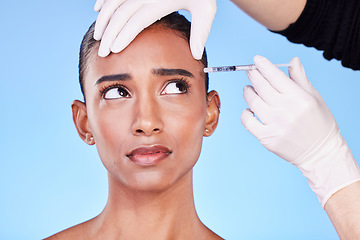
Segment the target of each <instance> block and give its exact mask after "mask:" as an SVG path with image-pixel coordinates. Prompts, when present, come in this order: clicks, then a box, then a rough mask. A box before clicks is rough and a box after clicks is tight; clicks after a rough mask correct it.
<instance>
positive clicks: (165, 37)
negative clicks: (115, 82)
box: [85, 28, 205, 82]
mask: <svg viewBox="0 0 360 240" xmlns="http://www.w3.org/2000/svg"><path fill="white" fill-rule="evenodd" d="M97 48H98V46H97V47H96V49H94V51H93V54H92V57H91V59H89V68H88V71H87V72H88V73H87V74H86V75H85V79H87V80H86V82H88V81H96V79H97V78H99V77H101V76H104V75H111V74H116V73H123V72H127V73H132V74H139V75H140V74H148V73H149V72H151V70H152V69H156V68H177V69H186V70H188V71H190V72H191V73H192V74H193V75H194V76H195V77H196V78H204V77H205V74H204V72H203V68H204V66H203V65H202V64H201V62H200V61H197V60H195V59H194V58H193V57H192V54H191V51H190V47H189V43H188V42H187V41H186V40H185V39H184V38H182V37H180V36H179V34H177V33H175V32H174V31H171V30H168V29H162V28H150V29H146V30H145V31H143V32H142V33H141V34H139V35H138V36H137V37H136V38H135V40H134V41H133V42H132V43H131V44H130V45H129V46H128V47H127V48H125V49H124V50H123V51H122V52H120V53H116V54H114V53H112V54H110V55H109V56H108V57H106V58H101V57H99V56H98V55H97V54H96V53H97Z"/></svg>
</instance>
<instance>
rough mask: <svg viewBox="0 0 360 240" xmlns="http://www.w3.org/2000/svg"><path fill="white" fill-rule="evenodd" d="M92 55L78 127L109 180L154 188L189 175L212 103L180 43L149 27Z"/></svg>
mask: <svg viewBox="0 0 360 240" xmlns="http://www.w3.org/2000/svg"><path fill="white" fill-rule="evenodd" d="M95 55H96V51H94V56H93V58H92V59H91V61H89V68H88V70H87V73H86V75H85V82H84V89H85V95H86V108H85V105H84V109H85V110H84V112H86V113H85V114H84V115H86V117H85V120H84V121H85V122H86V123H85V124H82V125H84V126H86V127H83V128H85V130H82V131H83V132H86V131H88V132H89V133H87V134H91V135H92V137H93V141H94V142H95V143H96V147H97V149H98V152H99V155H100V158H101V160H102V162H103V164H104V165H105V167H106V169H107V170H108V172H109V174H110V177H111V178H113V179H116V180H117V182H118V183H119V184H122V185H124V186H127V187H130V188H133V189H136V190H144V191H159V190H162V189H165V188H167V187H169V186H171V185H172V184H174V183H176V182H177V181H178V180H180V179H181V178H183V177H184V176H185V175H186V174H189V173H190V172H191V169H192V167H193V166H194V164H195V163H196V161H197V159H198V157H199V154H200V151H201V145H202V138H203V135H204V134H205V135H210V134H211V133H212V131H213V130H214V129H211V128H210V134H209V133H208V132H206V129H205V128H206V126H207V123H208V122H209V120H207V119H209V116H208V115H209V114H208V109H209V107H208V106H209V103H210V102H213V101H209V102H208V101H207V99H206V92H205V83H204V73H203V68H204V66H203V65H202V64H201V63H200V62H198V61H196V60H194V59H193V57H192V55H191V52H190V49H189V46H188V43H187V42H186V41H185V40H184V39H182V38H180V37H179V36H177V35H176V34H174V33H173V32H171V31H166V30H160V29H149V30H146V31H144V32H143V33H141V34H140V35H139V36H138V37H137V38H136V39H135V40H134V41H133V42H132V43H131V44H130V45H129V46H128V47H127V48H126V49H125V50H124V51H122V52H121V53H118V54H111V55H110V56H108V57H106V58H100V57H98V56H97V55H96V56H95ZM215 98H216V99H217V101H218V96H217V94H215ZM76 104H81V103H80V102H77V103H76ZM76 104H75V103H74V105H76ZM216 104H218V103H216ZM73 108H74V107H73ZM75 115H78V113H74V116H75ZM207 116H208V117H207ZM74 118H76V117H74ZM75 122H76V121H75ZM216 123H217V116H216ZM212 126H213V125H212ZM77 127H78V126H77ZM215 127H216V124H215ZM215 127H213V128H215ZM78 128H79V127H78ZM78 130H79V129H78ZM83 139H85V137H83ZM190 174H191V173H190Z"/></svg>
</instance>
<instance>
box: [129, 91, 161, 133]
mask: <svg viewBox="0 0 360 240" xmlns="http://www.w3.org/2000/svg"><path fill="white" fill-rule="evenodd" d="M134 107H135V108H134V111H135V114H134V121H133V124H132V133H133V134H134V135H136V136H151V135H153V134H158V133H160V132H162V131H163V128H164V124H163V122H162V120H161V114H160V108H159V105H158V103H157V102H156V100H154V99H151V98H142V99H138V100H137V101H136V103H135V106H134Z"/></svg>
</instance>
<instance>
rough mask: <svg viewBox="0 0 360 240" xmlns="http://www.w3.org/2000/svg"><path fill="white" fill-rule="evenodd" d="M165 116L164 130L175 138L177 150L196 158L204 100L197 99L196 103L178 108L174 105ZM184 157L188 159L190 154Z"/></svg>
mask: <svg viewBox="0 0 360 240" xmlns="http://www.w3.org/2000/svg"><path fill="white" fill-rule="evenodd" d="M167 112H170V110H169V111H167ZM167 116H168V117H167V119H166V124H165V129H164V130H165V131H166V132H167V133H169V134H171V137H172V138H173V139H175V143H176V145H177V149H178V151H181V154H186V155H192V156H193V157H191V158H194V157H195V158H196V159H197V157H198V155H199V154H200V151H201V145H202V139H203V133H204V129H205V120H206V101H204V100H203V101H201V100H199V102H198V104H194V103H193V102H192V103H189V104H187V105H186V106H181V107H179V108H176V107H174V108H173V109H171V114H167ZM185 157H186V158H189V160H190V156H185Z"/></svg>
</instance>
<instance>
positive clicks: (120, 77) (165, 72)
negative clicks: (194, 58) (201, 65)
mask: <svg viewBox="0 0 360 240" xmlns="http://www.w3.org/2000/svg"><path fill="white" fill-rule="evenodd" d="M151 72H152V74H154V75H158V76H175V75H181V76H185V77H194V75H193V74H192V73H191V72H189V71H187V70H185V69H179V68H155V69H152V71H151ZM131 79H132V77H131V75H130V74H128V73H120V74H113V75H106V76H102V77H100V78H99V79H98V80H97V81H96V82H95V85H99V84H100V83H102V82H111V81H125V80H131Z"/></svg>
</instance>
